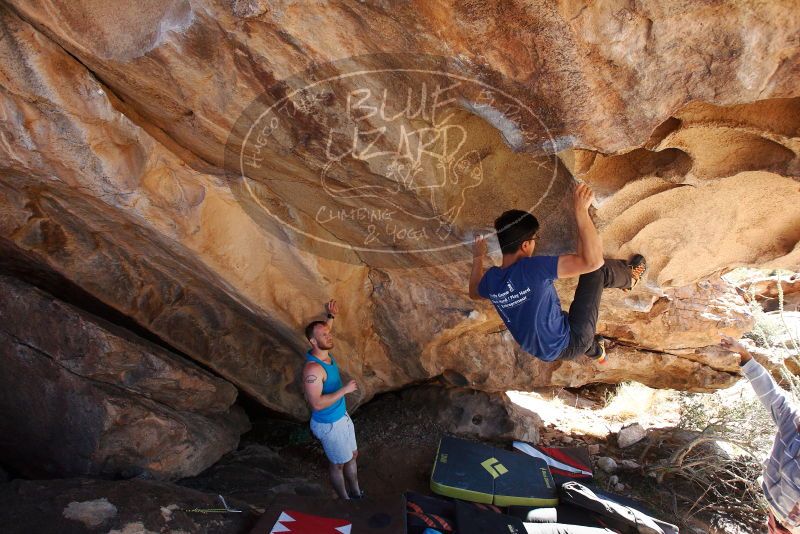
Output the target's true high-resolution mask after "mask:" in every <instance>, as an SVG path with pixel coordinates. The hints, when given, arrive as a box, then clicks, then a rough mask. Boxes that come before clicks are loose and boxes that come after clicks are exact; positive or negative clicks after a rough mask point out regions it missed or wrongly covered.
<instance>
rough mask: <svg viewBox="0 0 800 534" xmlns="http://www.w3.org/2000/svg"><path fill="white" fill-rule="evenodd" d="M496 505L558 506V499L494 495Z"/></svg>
mask: <svg viewBox="0 0 800 534" xmlns="http://www.w3.org/2000/svg"><path fill="white" fill-rule="evenodd" d="M492 504H494V505H496V506H547V507H549V506H558V499H557V498H556V499H536V498H533V497H509V496H506V495H495V496H494V502H493V503H492Z"/></svg>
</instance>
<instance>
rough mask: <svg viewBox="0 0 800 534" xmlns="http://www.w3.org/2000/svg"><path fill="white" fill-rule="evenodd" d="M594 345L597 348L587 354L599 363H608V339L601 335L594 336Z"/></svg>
mask: <svg viewBox="0 0 800 534" xmlns="http://www.w3.org/2000/svg"><path fill="white" fill-rule="evenodd" d="M594 347H595V349H594V350H593V351H592V352H591V353H589V352H587V353H586V355H587V356H588V357H590V358H592V359H594V361H596V362H597V363H606V340H605V338H604V337H603V336H601V335H599V334H598V335H596V336H594Z"/></svg>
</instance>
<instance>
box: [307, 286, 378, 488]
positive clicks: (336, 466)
mask: <svg viewBox="0 0 800 534" xmlns="http://www.w3.org/2000/svg"><path fill="white" fill-rule="evenodd" d="M325 311H326V312H327V320H326V321H312V322H310V323H309V324H308V326H306V329H305V336H306V339H308V342H309V343H310V344H311V348H310V349H309V350H308V352H307V353H306V363H305V365H304V366H303V390H304V393H305V396H306V400H307V401H308V404H309V405H310V406H311V422H310V425H311V433H312V434H314V436H315V437H316V438H317V439H319V440H320V442H322V448H323V449H324V450H325V455H326V456H327V457H328V461H329V462H330V465H329V467H328V469H329V472H330V477H331V483H332V484H333V488H334V489H335V490H336V493H337V495H338V496H339V498H341V499H345V500H348V499H360V498H361V497H363V496H364V493H363V492H362V491H361V488H360V487H359V485H358V470H357V466H356V458H358V447H357V446H356V433H355V427H353V421H352V419H350V415H349V414H348V413H347V406H346V405H345V399H344V396H345V395H347V394H348V393H353V392H355V391H356V390H358V385H357V384H356V381H355V380H350V381H349V382H348V383H347V384H346V385H342V378H341V375H340V373H339V366H338V365H337V364H336V360H335V359H334V357H333V355H332V354H331V353H330V352H329V351H330V350H331V349H332V348H333V333H332V329H333V320H334V317H335V316H336V314H337V313H338V312H339V306H338V304H337V303H336V301H335V300H331V301H329V302H328V303H326V304H325ZM348 488H349V491H348Z"/></svg>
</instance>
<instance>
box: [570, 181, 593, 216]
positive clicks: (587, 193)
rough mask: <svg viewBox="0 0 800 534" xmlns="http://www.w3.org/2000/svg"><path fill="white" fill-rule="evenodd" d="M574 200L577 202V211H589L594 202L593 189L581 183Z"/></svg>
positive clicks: (576, 189) (577, 187) (576, 188)
mask: <svg viewBox="0 0 800 534" xmlns="http://www.w3.org/2000/svg"><path fill="white" fill-rule="evenodd" d="M573 200H574V202H575V211H576V212H577V211H581V210H583V211H589V206H591V205H592V202H594V193H593V192H592V188H591V187H589V186H588V185H586V184H585V183H584V182H581V183H579V184H578V185H577V186H576V187H575V191H574V192H573Z"/></svg>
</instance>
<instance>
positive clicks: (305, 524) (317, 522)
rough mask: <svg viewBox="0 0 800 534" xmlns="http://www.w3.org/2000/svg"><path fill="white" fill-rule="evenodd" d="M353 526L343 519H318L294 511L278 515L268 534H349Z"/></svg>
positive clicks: (286, 511)
mask: <svg viewBox="0 0 800 534" xmlns="http://www.w3.org/2000/svg"><path fill="white" fill-rule="evenodd" d="M352 528H353V524H352V523H351V522H350V521H346V520H344V519H334V518H330V517H320V516H316V515H310V514H304V513H302V512H296V511H294V510H285V511H282V512H281V513H280V515H279V516H278V520H277V521H276V522H275V525H274V526H273V527H272V530H270V531H269V534H278V533H279V532H287V533H291V534H350V530H352Z"/></svg>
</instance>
